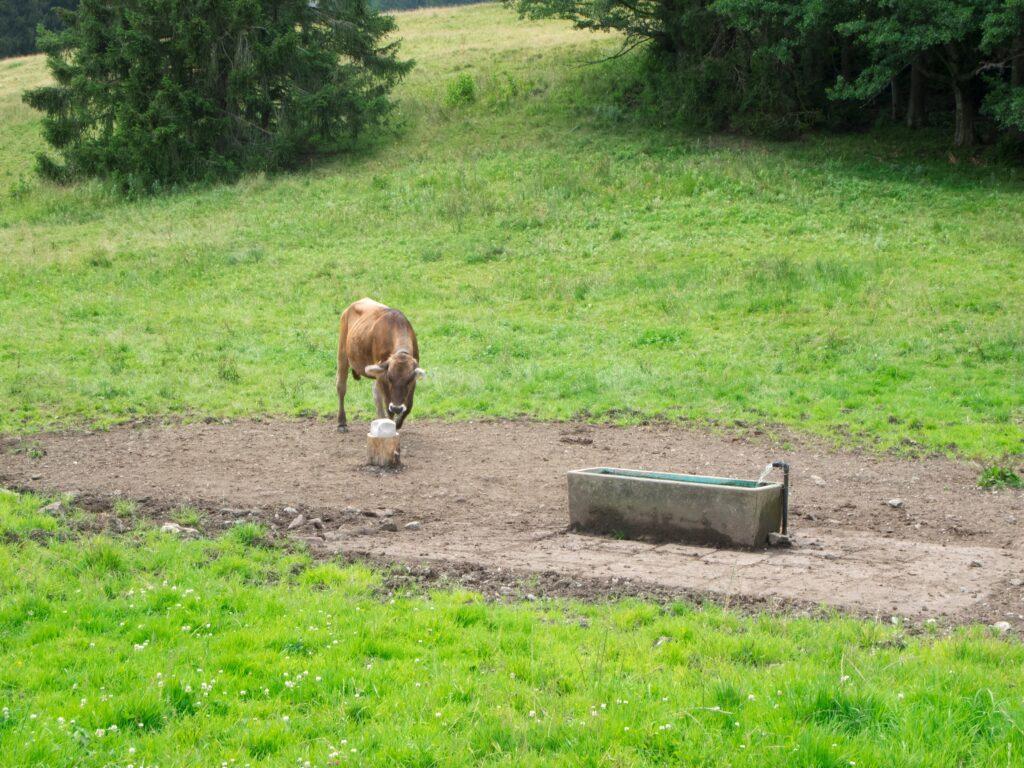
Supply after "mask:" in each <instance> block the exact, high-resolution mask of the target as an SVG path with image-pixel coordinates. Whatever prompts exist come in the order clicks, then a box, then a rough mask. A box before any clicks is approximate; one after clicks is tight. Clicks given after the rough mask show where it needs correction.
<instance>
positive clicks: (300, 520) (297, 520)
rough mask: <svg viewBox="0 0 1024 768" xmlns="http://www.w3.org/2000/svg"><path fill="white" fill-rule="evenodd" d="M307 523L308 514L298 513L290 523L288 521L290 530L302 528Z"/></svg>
mask: <svg viewBox="0 0 1024 768" xmlns="http://www.w3.org/2000/svg"><path fill="white" fill-rule="evenodd" d="M293 511H294V510H293ZM305 524H306V516H305V515H297V516H296V517H294V518H293V519H292V521H291V522H290V523H288V530H289V531H294V530H295V529H296V528H301V527H302V526H303V525H305Z"/></svg>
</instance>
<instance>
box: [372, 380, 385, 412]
mask: <svg viewBox="0 0 1024 768" xmlns="http://www.w3.org/2000/svg"><path fill="white" fill-rule="evenodd" d="M385 400H386V398H385V397H384V390H383V389H381V386H380V382H379V381H374V382H373V404H374V405H376V406H377V418H378V419H383V418H384V417H385V414H386V413H387V408H386V407H385Z"/></svg>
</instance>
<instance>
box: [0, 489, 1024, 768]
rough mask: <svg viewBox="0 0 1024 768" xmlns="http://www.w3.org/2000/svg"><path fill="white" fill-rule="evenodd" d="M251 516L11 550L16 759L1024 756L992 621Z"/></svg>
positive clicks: (854, 760)
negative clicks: (575, 573) (645, 593)
mask: <svg viewBox="0 0 1024 768" xmlns="http://www.w3.org/2000/svg"><path fill="white" fill-rule="evenodd" d="M45 502H46V500H45V499H41V498H39V497H35V496H31V495H21V496H19V495H16V494H13V493H7V492H4V493H2V494H0V532H2V531H4V530H7V529H14V530H26V529H29V528H33V527H36V526H39V525H48V526H51V527H53V526H57V525H59V523H58V522H56V521H55V520H54V519H53V518H52V517H47V516H45V515H40V513H39V512H38V510H39V508H40V507H41V506H43V505H44V504H45ZM255 529H256V527H253V528H252V529H249V528H246V527H245V526H238V527H237V528H235V529H234V530H233V531H231V532H230V533H228V534H226V535H225V536H223V537H222V538H220V539H217V540H180V539H177V538H175V537H172V536H169V535H165V534H162V533H160V532H159V531H157V530H153V529H142V530H138V531H136V532H134V533H133V534H132V535H131V536H130V537H128V538H111V537H108V536H97V535H79V536H76V537H75V538H68V537H65V538H60V537H51V538H49V539H40V540H36V539H32V538H19V539H18V540H17V541H14V542H9V543H4V544H0V584H3V585H4V589H3V590H0V656H2V657H3V658H4V660H5V663H4V664H3V665H2V666H0V754H2V755H4V765H5V768H28V766H38V765H76V766H81V768H100V766H109V765H117V766H123V765H127V764H129V763H131V764H133V765H147V766H148V765H160V766H162V768H184V767H185V766H194V765H220V764H222V763H225V762H226V763H227V764H229V765H251V766H281V765H303V764H305V763H306V761H308V763H309V765H310V766H318V767H319V768H326V767H327V766H339V765H351V766H380V765H445V766H480V765H485V766H486V765H495V766H497V765H532V766H562V765H566V764H573V765H606V764H614V765H619V766H628V767H632V766H660V765H669V764H672V765H708V766H712V765H715V766H725V765H731V766H736V767H737V768H744V767H746V768H755V767H759V766H764V765H777V764H778V765H781V764H785V765H794V766H826V765H827V766H850V765H856V766H859V767H860V768H864V767H865V766H867V767H869V768H893V767H894V766H907V767H909V766H922V765H960V766H977V767H978V768H980V767H981V766H991V765H1004V764H1013V762H1014V761H1015V760H1016V756H1017V755H1020V754H1022V753H1024V731H1022V730H1021V726H1022V724H1024V702H1022V700H1021V696H1020V688H1019V683H1020V681H1019V670H1020V669H1021V665H1022V664H1024V648H1022V647H1021V646H1020V645H1019V644H1018V643H1016V642H1012V641H1006V640H1003V639H999V638H995V637H993V636H991V635H990V634H989V633H988V632H986V631H984V630H981V629H975V630H963V631H960V632H958V633H957V634H955V635H954V636H952V637H947V638H937V637H906V636H904V635H903V634H901V631H900V629H899V628H897V627H892V626H887V625H881V624H878V623H873V622H865V621H856V620H851V619H845V618H839V617H836V618H830V619H827V620H812V619H804V618H787V617H782V616H767V615H759V616H740V615H737V614H733V613H730V612H727V611H724V610H722V609H719V608H715V607H700V606H693V605H690V604H686V603H675V604H671V605H667V606H665V605H656V604H651V603H644V602H640V601H635V600H633V601H621V602H610V603H602V604H585V603H578V602H571V601H563V600H553V601H549V600H540V601H536V602H527V603H519V604H498V603H487V602H485V601H484V600H482V599H481V597H480V596H479V595H477V594H474V593H473V592H467V591H461V590H458V589H452V590H443V591H442V590H439V591H430V592H424V591H421V590H415V591H410V592H398V593H390V592H386V591H384V589H383V587H382V575H381V573H379V572H378V571H375V570H372V569H369V568H366V567H363V566H359V565H340V564H337V563H333V562H316V561H314V560H312V559H311V558H310V557H309V555H308V554H306V553H305V552H304V551H301V550H295V549H292V548H267V547H263V546H252V545H253V544H256V543H257V542H258V541H259V540H260V537H259V536H256V535H255V534H256V530H255ZM243 530H244V532H243ZM2 540H3V539H2V538H0V541H2Z"/></svg>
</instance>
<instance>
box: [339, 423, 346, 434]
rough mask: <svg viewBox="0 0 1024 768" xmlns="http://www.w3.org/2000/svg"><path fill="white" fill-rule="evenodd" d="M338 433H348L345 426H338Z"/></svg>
mask: <svg viewBox="0 0 1024 768" xmlns="http://www.w3.org/2000/svg"><path fill="white" fill-rule="evenodd" d="M338 431H339V432H341V433H342V434H344V433H345V432H348V427H347V426H345V425H344V424H339V425H338Z"/></svg>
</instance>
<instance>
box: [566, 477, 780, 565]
mask: <svg viewBox="0 0 1024 768" xmlns="http://www.w3.org/2000/svg"><path fill="white" fill-rule="evenodd" d="M774 466H778V467H780V468H784V469H785V481H784V482H782V483H769V482H763V481H762V480H738V479H735V478H731V477H707V476H703V475H680V474H674V473H671V472H644V471H641V470H636V469H618V468H616V467H591V468H589V469H577V470H573V471H571V472H569V473H568V478H569V524H570V527H571V528H572V529H573V530H579V531H588V532H591V533H602V534H611V535H615V536H622V537H625V538H633V539H635V538H643V539H654V540H657V541H681V542H687V543H692V544H716V545H723V546H732V547H751V548H752V547H763V546H765V545H766V544H767V543H768V534H769V533H773V532H781V533H783V534H785V533H786V525H787V517H788V503H789V499H788V495H789V467H788V466H787V465H785V464H784V463H783V462H776V463H775V465H774Z"/></svg>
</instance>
